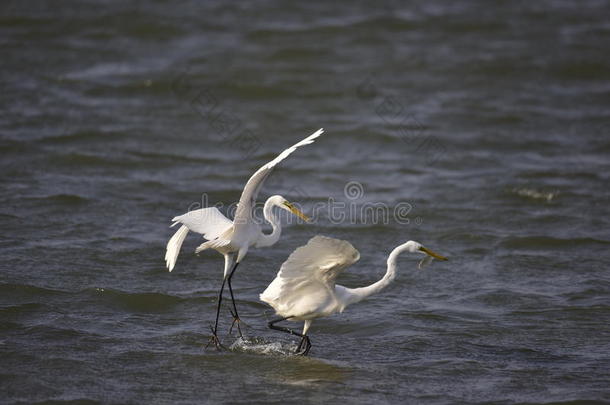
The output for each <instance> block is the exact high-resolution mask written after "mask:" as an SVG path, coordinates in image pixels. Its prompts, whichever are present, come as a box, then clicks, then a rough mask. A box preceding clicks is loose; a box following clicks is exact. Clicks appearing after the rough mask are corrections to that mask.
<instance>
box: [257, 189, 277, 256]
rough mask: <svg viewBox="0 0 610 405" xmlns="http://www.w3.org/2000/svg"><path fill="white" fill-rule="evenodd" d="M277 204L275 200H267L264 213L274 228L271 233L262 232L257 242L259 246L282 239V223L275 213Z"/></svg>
mask: <svg viewBox="0 0 610 405" xmlns="http://www.w3.org/2000/svg"><path fill="white" fill-rule="evenodd" d="M275 206H276V204H275V203H274V202H273V201H269V200H267V201H266V202H265V206H264V207H263V215H264V216H265V219H266V220H267V221H269V223H270V224H271V228H272V229H273V230H272V231H271V233H270V234H264V233H262V232H261V236H260V238H259V239H258V242H257V243H256V246H257V247H267V246H271V245H275V244H276V243H277V241H278V240H280V236H281V235H282V224H281V223H280V221H279V220H278V219H277V217H276V216H275V214H274V213H273V207H275Z"/></svg>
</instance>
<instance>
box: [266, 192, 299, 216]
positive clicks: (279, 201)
mask: <svg viewBox="0 0 610 405" xmlns="http://www.w3.org/2000/svg"><path fill="white" fill-rule="evenodd" d="M268 201H272V202H273V203H274V205H276V206H278V207H280V208H281V209H283V210H286V211H288V212H290V213H291V214H294V215H296V216H297V217H299V218H301V219H302V220H303V221H307V222H309V217H308V216H307V215H305V214H303V213H302V212H301V210H299V209H298V208H297V207H296V206H295V204H293V203H291V202H288V200H286V199H285V198H284V197H282V196H281V195H274V196H272V197H269V200H268Z"/></svg>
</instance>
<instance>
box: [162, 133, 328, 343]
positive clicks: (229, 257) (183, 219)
mask: <svg viewBox="0 0 610 405" xmlns="http://www.w3.org/2000/svg"><path fill="white" fill-rule="evenodd" d="M323 132H324V130H323V129H322V128H320V129H319V130H318V131H316V132H315V133H313V134H312V135H310V136H308V137H307V138H305V139H303V140H302V141H301V142H298V143H296V144H294V145H292V146H291V147H290V148H288V149H286V150H284V151H283V152H282V153H280V154H279V155H278V156H277V157H276V158H275V159H273V160H272V161H270V162H269V163H267V164H266V165H264V166H262V167H261V168H260V169H258V170H257V171H256V172H255V173H254V174H253V175H252V177H250V179H249V180H248V182H247V183H246V186H245V187H244V190H243V192H242V194H241V197H240V198H239V204H238V205H237V210H236V212H235V218H234V219H233V221H231V220H229V219H228V218H227V217H225V216H224V215H223V214H222V213H221V212H220V211H219V210H218V209H217V208H216V207H209V208H201V209H198V210H194V211H190V212H187V213H186V214H184V215H180V216H177V217H175V218H174V219H172V221H173V222H174V223H173V224H172V225H171V226H174V225H176V224H182V226H181V227H180V228H179V229H178V231H177V232H176V233H175V234H174V236H172V238H171V239H170V240H169V241H168V242H167V250H166V253H165V262H166V265H167V268H168V270H169V271H172V270H173V268H174V266H175V264H176V259H177V258H178V254H179V253H180V247H181V246H182V243H183V242H184V238H186V235H187V234H188V232H189V231H193V232H197V233H200V234H202V235H203V238H204V239H207V242H204V243H203V244H201V245H200V246H199V247H198V248H197V249H196V250H195V252H196V253H199V252H201V251H202V250H205V249H208V248H212V249H214V250H216V251H217V252H219V253H220V254H222V255H223V256H224V258H225V266H224V275H223V278H222V285H221V286H220V292H219V294H218V306H217V308H216V321H215V323H214V328H213V329H212V334H213V336H212V338H211V341H210V342H214V344H215V345H216V346H217V347H218V346H220V341H219V339H218V336H217V330H218V317H219V314H220V304H221V302H222V292H223V290H224V287H225V282H227V284H228V285H229V292H230V293H231V301H232V302H233V311H231V313H232V314H233V323H232V324H231V329H232V328H233V325H235V323H236V322H237V329H238V331H239V334H240V336H241V329H240V327H239V322H240V319H239V315H238V313H237V306H236V305H235V298H234V296H233V288H232V287H231V278H232V277H233V274H234V273H235V270H236V269H237V266H238V265H239V263H240V262H241V261H242V260H243V258H244V257H245V256H246V253H248V249H249V248H250V246H254V247H267V246H271V245H273V244H275V243H276V242H277V241H278V240H279V239H280V235H281V232H282V226H281V223H280V221H279V220H278V219H277V218H276V217H275V215H274V214H273V207H279V208H281V209H284V210H287V211H289V212H291V213H292V214H294V215H297V216H298V217H300V218H302V219H304V220H306V221H307V220H309V218H308V217H307V216H306V215H305V214H303V213H302V212H301V211H300V210H299V209H298V208H297V207H295V206H294V205H293V204H291V203H289V202H288V201H286V199H285V198H284V197H282V196H279V195H274V196H272V197H269V199H267V201H266V202H265V205H264V207H263V214H264V216H265V219H266V220H267V221H269V223H271V227H272V232H271V233H270V234H264V233H263V232H262V228H261V226H260V224H258V223H256V221H255V220H254V218H253V217H252V209H253V207H254V204H255V203H256V196H257V195H258V192H259V191H260V189H261V187H262V185H263V183H264V182H265V180H266V179H267V177H269V175H270V174H271V172H272V171H273V168H274V167H275V166H276V165H277V164H278V163H280V162H281V161H282V160H284V159H286V158H287V157H288V156H289V155H290V154H291V153H292V152H294V151H295V150H296V149H297V148H298V147H300V146H304V145H309V144H310V143H312V142H314V139H316V138H317V137H319V136H320V135H321V134H322V133H323ZM231 329H229V332H230V331H231Z"/></svg>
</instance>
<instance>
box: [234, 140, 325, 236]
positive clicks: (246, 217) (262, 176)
mask: <svg viewBox="0 0 610 405" xmlns="http://www.w3.org/2000/svg"><path fill="white" fill-rule="evenodd" d="M322 133H324V129H322V128H320V129H318V130H317V131H316V132H314V133H313V134H311V135H309V136H308V137H307V138H305V139H303V140H302V141H301V142H299V143H296V144H294V145H292V146H291V147H290V148H288V149H286V150H284V151H283V152H282V153H280V154H279V155H278V156H277V157H276V158H275V159H273V160H272V161H271V162H269V163H267V164H265V165H264V166H263V167H261V168H260V169H258V170H257V171H256V172H255V173H254V174H253V175H252V176H251V177H250V179H249V180H248V182H247V183H246V187H244V191H243V192H242V193H241V197H240V198H239V204H238V205H237V211H236V212H235V219H234V223H235V227H236V229H237V228H238V227H239V226H240V225H244V224H248V223H250V222H251V220H252V207H254V204H255V203H256V197H257V196H258V192H259V191H260V189H261V187H262V186H263V183H264V182H265V180H266V179H267V177H269V175H270V174H271V172H273V168H274V167H275V166H276V165H277V164H278V163H280V162H281V161H282V160H284V159H286V158H287V157H288V156H290V154H291V153H292V152H294V151H295V150H296V149H297V148H299V147H301V146H304V145H309V144H310V143H313V142H314V139H316V138H317V137H319V136H320V135H322Z"/></svg>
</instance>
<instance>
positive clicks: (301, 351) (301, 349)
mask: <svg viewBox="0 0 610 405" xmlns="http://www.w3.org/2000/svg"><path fill="white" fill-rule="evenodd" d="M287 319H290V318H279V319H274V320H273V321H270V322H269V323H268V326H269V328H270V329H275V330H279V331H281V332H285V333H289V334H291V335H294V336H299V337H300V338H301V341H300V342H299V345H298V346H297V349H296V350H295V354H298V355H301V356H307V354H308V353H309V349H311V342H310V341H309V336H307V335H303V334H302V333H299V332H297V331H295V330H292V329H289V328H285V327H283V326H277V325H275V324H276V323H278V322H282V321H285V320H287Z"/></svg>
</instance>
